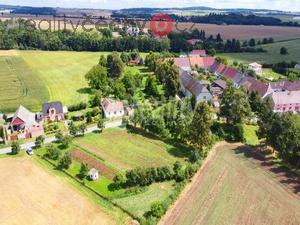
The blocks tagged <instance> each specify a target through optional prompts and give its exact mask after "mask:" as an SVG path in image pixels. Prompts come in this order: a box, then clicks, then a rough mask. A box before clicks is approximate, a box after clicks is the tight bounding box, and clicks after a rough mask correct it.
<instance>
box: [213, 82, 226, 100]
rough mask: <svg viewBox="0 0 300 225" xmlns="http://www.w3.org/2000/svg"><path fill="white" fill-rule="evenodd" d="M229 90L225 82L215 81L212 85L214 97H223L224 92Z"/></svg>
mask: <svg viewBox="0 0 300 225" xmlns="http://www.w3.org/2000/svg"><path fill="white" fill-rule="evenodd" d="M226 88H227V83H226V81H225V80H220V79H219V80H214V81H213V82H212V84H211V87H210V91H211V93H212V95H213V96H221V95H222V93H223V91H224V90H225V89H226Z"/></svg>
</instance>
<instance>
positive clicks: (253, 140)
mask: <svg viewBox="0 0 300 225" xmlns="http://www.w3.org/2000/svg"><path fill="white" fill-rule="evenodd" d="M257 131H258V126H254V125H244V132H245V133H244V137H245V139H246V144H247V145H258V144H259V140H258V137H257V134H256V132H257Z"/></svg>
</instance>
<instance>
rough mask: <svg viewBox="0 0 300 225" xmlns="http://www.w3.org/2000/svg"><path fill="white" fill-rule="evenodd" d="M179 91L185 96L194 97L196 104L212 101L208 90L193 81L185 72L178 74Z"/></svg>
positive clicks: (196, 81)
mask: <svg viewBox="0 0 300 225" xmlns="http://www.w3.org/2000/svg"><path fill="white" fill-rule="evenodd" d="M180 83H181V91H182V92H183V93H184V95H185V96H191V95H194V96H196V100H197V102H201V101H212V95H211V93H210V92H209V91H208V89H207V88H206V87H205V86H204V85H202V84H201V83H200V81H198V80H196V79H194V78H193V77H192V76H191V75H190V74H189V73H188V72H187V71H181V72H180Z"/></svg>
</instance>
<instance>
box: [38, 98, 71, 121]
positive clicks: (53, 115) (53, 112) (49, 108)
mask: <svg viewBox="0 0 300 225" xmlns="http://www.w3.org/2000/svg"><path fill="white" fill-rule="evenodd" d="M66 112H67V110H66V107H64V106H63V104H62V103H61V102H48V103H45V104H43V107H42V113H43V119H44V121H60V120H64V119H65V113H66Z"/></svg>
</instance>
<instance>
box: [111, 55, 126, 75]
mask: <svg viewBox="0 0 300 225" xmlns="http://www.w3.org/2000/svg"><path fill="white" fill-rule="evenodd" d="M107 68H108V73H109V76H110V77H112V78H119V77H120V76H121V74H122V72H123V70H124V63H123V62H122V60H121V59H120V57H119V54H118V53H117V52H113V53H112V54H110V55H108V56H107Z"/></svg>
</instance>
